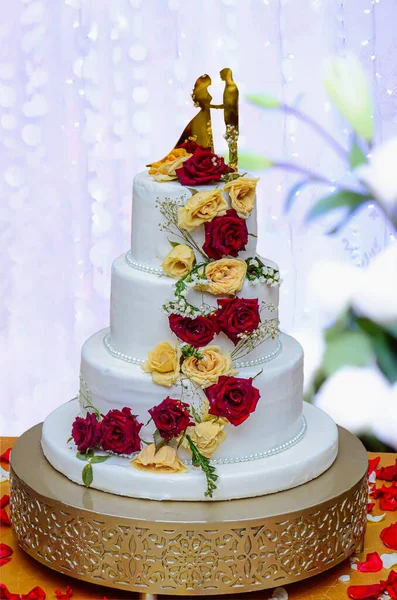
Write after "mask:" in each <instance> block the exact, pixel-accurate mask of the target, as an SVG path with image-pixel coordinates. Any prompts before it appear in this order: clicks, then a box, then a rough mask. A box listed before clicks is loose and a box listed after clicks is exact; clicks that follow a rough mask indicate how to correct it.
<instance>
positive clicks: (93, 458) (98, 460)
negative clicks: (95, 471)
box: [90, 454, 110, 465]
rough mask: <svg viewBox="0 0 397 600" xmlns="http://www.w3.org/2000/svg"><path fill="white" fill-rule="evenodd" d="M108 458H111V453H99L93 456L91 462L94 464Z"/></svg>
mask: <svg viewBox="0 0 397 600" xmlns="http://www.w3.org/2000/svg"><path fill="white" fill-rule="evenodd" d="M108 458H110V456H109V454H107V455H106V456H100V455H99V454H97V455H96V456H93V457H92V458H91V460H90V463H91V464H92V465H95V464H96V463H103V462H105V460H107V459H108Z"/></svg>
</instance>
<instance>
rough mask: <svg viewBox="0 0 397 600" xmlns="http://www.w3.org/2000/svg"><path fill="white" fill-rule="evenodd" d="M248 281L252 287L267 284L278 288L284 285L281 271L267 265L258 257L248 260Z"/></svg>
mask: <svg viewBox="0 0 397 600" xmlns="http://www.w3.org/2000/svg"><path fill="white" fill-rule="evenodd" d="M245 262H246V263H247V279H248V281H249V283H250V285H258V283H266V284H267V285H268V286H270V287H278V286H279V285H281V283H282V279H281V278H280V271H279V270H278V269H273V267H269V266H268V265H265V264H264V263H263V262H262V261H261V259H260V258H259V257H258V256H255V258H253V257H252V256H251V257H250V258H247V259H246V261H245Z"/></svg>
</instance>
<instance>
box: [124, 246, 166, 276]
mask: <svg viewBox="0 0 397 600" xmlns="http://www.w3.org/2000/svg"><path fill="white" fill-rule="evenodd" d="M125 260H126V261H127V263H128V264H129V265H130V267H132V268H133V269H138V271H143V272H144V273H151V274H152V275H164V271H163V269H161V268H158V269H157V268H155V267H149V266H148V265H144V264H143V263H140V262H137V261H136V260H133V259H132V254H131V250H128V252H127V254H126V255H125Z"/></svg>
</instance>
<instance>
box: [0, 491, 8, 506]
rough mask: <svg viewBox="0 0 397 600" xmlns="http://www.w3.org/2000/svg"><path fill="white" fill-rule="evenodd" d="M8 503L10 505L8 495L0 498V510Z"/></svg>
mask: <svg viewBox="0 0 397 600" xmlns="http://www.w3.org/2000/svg"><path fill="white" fill-rule="evenodd" d="M9 503H10V497H9V495H8V494H4V496H2V497H1V498H0V508H4V507H5V506H7V504H9Z"/></svg>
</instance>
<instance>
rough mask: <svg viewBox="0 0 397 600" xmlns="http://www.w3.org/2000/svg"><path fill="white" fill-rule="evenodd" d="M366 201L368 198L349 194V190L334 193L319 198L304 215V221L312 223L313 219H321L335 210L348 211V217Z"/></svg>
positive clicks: (352, 193)
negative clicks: (343, 209)
mask: <svg viewBox="0 0 397 600" xmlns="http://www.w3.org/2000/svg"><path fill="white" fill-rule="evenodd" d="M368 200H369V196H364V195H363V194H358V193H357V192H351V191H350V190H341V191H339V192H335V193H334V194H330V195H329V196H325V197H324V198H321V200H319V201H318V202H317V203H316V204H315V205H314V206H313V207H312V208H311V210H310V211H309V212H308V214H307V215H306V221H312V220H313V219H317V218H318V217H322V216H323V215H325V214H327V213H329V212H330V211H333V210H336V209H337V208H346V209H348V213H349V215H350V214H352V213H353V212H354V211H355V210H357V208H358V207H359V206H361V204H364V202H367V201H368Z"/></svg>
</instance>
